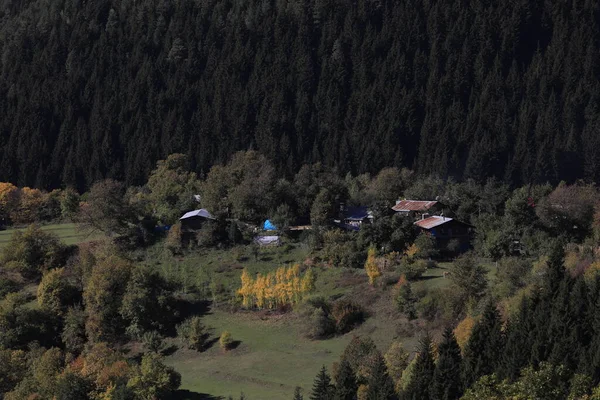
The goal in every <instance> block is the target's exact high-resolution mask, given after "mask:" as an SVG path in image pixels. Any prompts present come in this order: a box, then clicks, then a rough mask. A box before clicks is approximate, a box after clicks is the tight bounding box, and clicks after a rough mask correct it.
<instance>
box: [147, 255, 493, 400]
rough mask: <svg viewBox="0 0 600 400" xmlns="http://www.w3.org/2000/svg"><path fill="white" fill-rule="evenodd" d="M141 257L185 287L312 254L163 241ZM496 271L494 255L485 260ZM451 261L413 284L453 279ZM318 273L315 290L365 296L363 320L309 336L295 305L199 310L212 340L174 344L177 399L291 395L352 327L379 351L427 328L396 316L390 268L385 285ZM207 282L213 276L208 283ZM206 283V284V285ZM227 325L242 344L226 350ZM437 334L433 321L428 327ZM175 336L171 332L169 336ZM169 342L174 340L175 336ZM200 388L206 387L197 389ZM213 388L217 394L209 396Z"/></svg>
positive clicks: (235, 282)
mask: <svg viewBox="0 0 600 400" xmlns="http://www.w3.org/2000/svg"><path fill="white" fill-rule="evenodd" d="M144 258H145V260H146V261H145V262H146V263H147V264H148V265H151V266H153V268H156V269H157V270H159V271H161V272H162V273H163V274H165V275H166V276H169V277H170V278H171V279H173V278H176V279H177V280H180V281H181V282H185V283H186V284H187V285H188V286H189V289H190V291H194V290H198V289H199V288H201V287H205V286H207V285H209V284H210V285H218V286H219V287H220V288H221V291H222V292H223V293H224V297H226V296H225V294H231V293H232V292H233V291H235V290H236V289H237V288H239V285H240V281H239V277H240V274H241V271H242V269H243V268H247V269H248V271H249V272H250V274H256V273H258V272H261V273H264V272H267V271H270V270H273V269H275V268H277V267H278V266H280V265H284V264H291V263H296V262H298V263H303V262H305V260H307V259H309V258H310V252H309V250H308V249H307V248H306V247H305V246H304V245H302V244H299V243H296V244H292V245H291V246H288V247H287V248H283V247H279V248H270V249H262V250H261V251H260V253H259V254H258V256H256V257H255V255H254V254H253V253H252V249H251V247H245V246H239V247H236V248H234V249H228V250H199V251H192V252H189V253H187V254H186V255H185V256H173V255H171V254H170V253H169V252H168V251H165V250H164V249H163V247H162V246H161V245H160V243H159V244H158V245H157V246H155V247H154V248H152V249H150V251H148V252H146V253H145V257H144ZM484 265H485V266H486V268H488V270H489V271H490V273H489V276H490V278H491V277H492V276H493V274H494V273H495V266H494V264H493V263H487V262H484ZM450 267H451V264H450V263H440V265H439V268H431V269H429V270H428V271H427V272H426V273H425V275H424V279H421V280H419V281H418V282H415V284H414V285H415V288H421V289H434V288H442V287H444V286H447V285H449V284H450V282H451V281H450V279H448V278H444V277H443V272H444V271H445V270H447V269H448V268H450ZM315 271H316V274H317V277H318V278H317V282H316V293H315V295H320V296H324V297H326V298H332V299H333V298H337V297H339V296H341V295H345V296H347V297H348V298H350V299H352V300H354V301H356V302H358V303H360V304H362V305H363V306H364V307H365V308H366V309H367V310H368V312H369V316H368V318H367V319H366V321H365V322H364V323H363V324H362V325H361V326H359V327H357V328H356V329H355V330H353V331H352V332H350V333H348V334H346V335H343V336H339V337H335V338H332V339H328V340H322V341H313V340H309V339H307V338H306V337H305V336H304V334H303V331H304V326H303V324H304V323H305V322H304V321H303V319H302V318H301V317H300V316H299V315H298V314H297V313H296V312H292V313H287V314H283V315H281V314H268V313H265V312H246V311H239V312H236V313H231V312H228V311H226V310H225V309H224V308H222V309H212V310H210V311H209V312H208V313H207V314H206V315H204V316H203V322H204V324H205V325H206V326H207V327H209V328H212V330H213V331H212V339H213V340H214V341H215V342H214V343H213V344H212V347H211V348H209V349H208V350H207V351H205V352H202V353H199V352H195V351H191V350H187V349H179V350H177V351H176V352H175V353H173V354H172V355H169V356H168V357H167V358H166V362H167V363H168V364H169V365H171V366H173V367H174V368H175V369H176V370H177V371H179V372H180V373H181V375H182V385H181V389H182V393H183V395H182V397H181V398H182V399H190V400H193V399H197V398H206V399H211V398H221V397H222V398H227V396H229V395H232V396H234V398H237V397H238V396H239V394H240V393H241V392H244V394H245V395H246V396H247V398H248V399H249V400H258V399H259V400H271V399H273V400H275V399H277V400H279V399H286V398H291V397H292V395H293V391H294V388H295V387H296V386H300V387H302V388H303V389H304V393H305V398H307V397H308V394H309V393H310V388H311V386H312V383H313V379H314V377H315V375H316V373H317V372H318V370H319V368H320V367H321V366H322V365H326V366H327V368H331V365H332V364H333V363H334V362H336V361H338V360H339V356H340V354H341V353H342V351H343V350H344V348H345V346H346V345H347V343H348V342H349V341H350V340H351V338H352V337H353V336H354V335H362V336H370V337H371V338H373V340H374V341H375V343H376V344H377V346H378V347H379V348H380V350H381V351H382V352H385V351H386V350H387V349H388V347H389V345H390V343H391V342H392V341H393V340H400V341H401V342H402V343H403V345H404V346H405V348H406V349H407V350H409V351H414V350H415V348H416V346H417V341H418V338H419V335H420V334H421V333H422V332H423V329H425V328H424V327H423V326H422V325H421V324H420V323H419V322H417V321H412V322H409V321H407V320H406V319H405V318H404V317H400V316H398V314H397V312H396V311H395V303H394V301H393V290H392V287H391V285H392V284H393V283H394V282H395V280H394V279H397V277H396V275H395V273H393V272H390V273H389V275H388V276H387V279H386V277H383V278H382V279H381V281H382V283H383V282H385V281H386V280H387V282H388V283H387V284H388V286H386V287H377V288H373V287H370V286H369V285H368V283H367V276H366V274H365V272H364V270H362V269H358V270H346V269H341V268H327V267H323V266H320V267H315ZM209 282H210V283H209ZM208 292H210V290H208V291H207V293H208ZM224 330H228V331H229V332H231V334H232V335H233V338H234V340H239V341H240V344H239V346H238V347H237V348H235V349H234V350H231V351H229V352H226V353H225V352H223V351H221V349H220V348H219V345H218V342H216V339H217V338H218V336H219V335H220V333H221V332H222V331H224ZM432 333H433V334H434V336H435V335H436V333H439V332H437V329H435V330H434V331H432ZM172 340H173V341H174V340H175V339H172ZM173 343H175V344H177V342H176V341H174V342H173ZM198 394H201V395H205V396H202V397H198ZM211 396H214V397H211Z"/></svg>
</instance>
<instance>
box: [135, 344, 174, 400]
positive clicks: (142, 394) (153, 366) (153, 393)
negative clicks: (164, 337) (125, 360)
mask: <svg viewBox="0 0 600 400" xmlns="http://www.w3.org/2000/svg"><path fill="white" fill-rule="evenodd" d="M180 384H181V375H179V373H177V372H175V370H173V369H172V368H170V367H167V366H166V365H165V364H163V362H162V360H161V358H160V356H159V355H157V354H155V353H148V354H145V355H144V356H143V357H142V362H141V364H140V366H139V367H138V366H136V367H134V369H133V374H132V377H131V378H130V379H129V381H128V382H127V387H128V388H129V389H130V390H131V391H132V392H133V394H134V395H135V397H136V398H139V399H157V398H158V399H161V398H169V397H170V396H171V395H172V393H173V392H174V391H175V390H177V388H179V385H180Z"/></svg>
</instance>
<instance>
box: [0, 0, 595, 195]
mask: <svg viewBox="0 0 600 400" xmlns="http://www.w3.org/2000/svg"><path fill="white" fill-rule="evenodd" d="M598 12H599V10H598V7H597V4H596V3H595V2H592V1H554V2H543V1H534V2H530V1H516V2H515V1H508V0H502V1H498V2H485V1H459V2H456V1H452V2H448V1H427V2H422V1H414V0H404V1H392V0H360V1H343V0H339V1H335V0H312V1H286V0H279V1H272V0H260V1H258V0H250V1H246V2H234V1H231V0H218V1H217V0H211V1H202V2H196V1H193V0H186V1H180V2H169V1H162V0H161V1H152V2H147V1H146V2H134V1H129V0H123V1H108V0H102V1H95V2H66V1H53V2H52V3H51V4H49V3H47V2H44V1H41V0H36V1H27V2H4V3H3V4H2V6H1V7H0V21H1V22H2V23H1V24H0V53H1V54H2V57H1V58H0V146H1V150H2V151H1V152H0V180H4V181H10V182H13V183H15V184H17V185H18V186H34V187H40V188H46V189H50V188H55V187H59V186H61V185H71V186H74V187H76V188H78V189H79V190H80V191H81V190H83V189H87V188H89V187H90V186H91V184H92V183H93V182H95V181H97V180H99V179H102V178H113V179H118V180H122V181H125V182H126V183H127V184H128V185H129V184H140V183H143V182H144V181H145V179H146V178H147V176H148V174H149V172H150V171H151V170H152V168H153V166H154V165H155V162H156V160H158V159H161V158H164V157H165V156H166V155H167V154H169V153H173V152H183V153H187V154H188V156H189V157H190V159H191V160H192V163H193V166H194V168H195V170H196V171H197V172H207V171H208V169H209V168H210V167H211V166H212V165H214V164H216V163H223V162H224V161H225V160H227V159H228V158H229V157H230V156H231V154H232V153H233V152H235V151H237V150H240V149H247V148H254V149H256V150H259V151H260V152H261V153H263V154H265V155H266V156H267V157H268V158H269V159H271V160H273V161H274V164H275V166H276V167H277V169H278V170H281V171H282V172H287V174H291V173H292V172H295V171H297V170H298V168H299V166H300V165H302V164H303V163H307V162H316V161H321V162H323V163H324V164H325V165H327V166H335V167H337V168H338V169H339V170H340V171H343V172H347V171H350V172H353V173H354V174H357V173H361V172H371V173H373V172H375V171H378V170H380V169H381V168H382V167H384V166H397V167H400V166H406V167H408V168H411V169H414V170H416V171H417V172H419V173H421V174H431V173H435V174H438V175H440V176H442V177H448V176H453V177H456V178H461V179H462V178H474V179H475V180H479V181H483V180H484V178H486V177H489V176H495V177H497V178H499V179H500V180H502V181H505V182H507V183H510V184H512V185H514V186H519V185H522V184H527V183H530V182H546V181H552V182H558V181H559V180H567V181H573V180H575V179H578V178H585V179H587V180H590V181H594V180H598V178H600V153H599V152H600V150H598V149H600V146H599V145H600V143H599V142H598V141H599V140H600V135H598V134H597V129H598V121H599V117H600V113H599V111H598V106H597V104H598V97H599V95H600V85H599V82H598V65H600V64H599V63H598V56H599V48H600V47H599V46H600V43H598V39H597V38H598V37H600V35H599V33H600V32H598V29H599V26H598V23H597V21H598V17H599V15H598ZM566 166H568V168H564V167H566Z"/></svg>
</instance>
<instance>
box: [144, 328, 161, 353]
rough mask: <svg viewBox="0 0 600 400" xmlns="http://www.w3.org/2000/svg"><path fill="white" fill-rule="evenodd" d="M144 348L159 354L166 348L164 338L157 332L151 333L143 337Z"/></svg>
mask: <svg viewBox="0 0 600 400" xmlns="http://www.w3.org/2000/svg"><path fill="white" fill-rule="evenodd" d="M142 343H144V347H145V348H147V349H148V350H150V351H151V352H153V353H158V352H160V351H161V350H162V348H163V347H164V346H165V343H164V341H163V337H162V336H161V334H160V333H158V332H157V331H149V332H146V333H144V335H143V336H142Z"/></svg>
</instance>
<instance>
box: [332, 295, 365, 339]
mask: <svg viewBox="0 0 600 400" xmlns="http://www.w3.org/2000/svg"><path fill="white" fill-rule="evenodd" d="M365 314H366V313H365V310H364V309H363V308H362V307H361V306H360V305H359V304H356V303H354V302H352V301H350V300H338V301H336V302H335V303H333V307H331V316H332V317H333V319H334V320H335V330H336V331H337V333H339V334H344V333H346V332H349V331H351V330H352V329H353V328H354V327H355V326H356V325H359V324H361V323H362V322H363V320H364V319H365Z"/></svg>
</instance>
